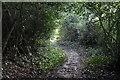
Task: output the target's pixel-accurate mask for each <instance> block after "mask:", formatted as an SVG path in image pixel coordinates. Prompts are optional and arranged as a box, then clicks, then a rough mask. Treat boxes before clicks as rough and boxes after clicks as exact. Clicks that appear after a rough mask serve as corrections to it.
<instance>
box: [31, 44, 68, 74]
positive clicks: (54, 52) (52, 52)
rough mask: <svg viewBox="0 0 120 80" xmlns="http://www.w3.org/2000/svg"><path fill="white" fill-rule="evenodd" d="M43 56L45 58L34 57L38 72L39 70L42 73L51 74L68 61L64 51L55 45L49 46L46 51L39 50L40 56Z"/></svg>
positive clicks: (33, 60)
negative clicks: (50, 72)
mask: <svg viewBox="0 0 120 80" xmlns="http://www.w3.org/2000/svg"><path fill="white" fill-rule="evenodd" d="M41 53H42V54H43V56H44V57H41V56H40V57H34V58H33V59H32V62H33V63H34V64H35V66H34V67H35V68H36V71H38V70H37V69H39V70H41V71H40V73H41V72H45V73H46V72H49V71H51V70H54V69H56V68H57V67H58V66H59V65H61V64H62V62H63V61H64V60H66V59H67V56H66V55H65V53H64V51H63V50H62V49H60V48H58V47H55V46H53V45H51V46H47V47H45V48H44V50H39V51H38V54H41Z"/></svg>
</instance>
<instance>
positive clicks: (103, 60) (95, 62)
mask: <svg viewBox="0 0 120 80" xmlns="http://www.w3.org/2000/svg"><path fill="white" fill-rule="evenodd" d="M112 60H114V59H113V58H112V57H99V56H93V57H92V58H91V59H90V60H89V61H86V62H85V63H86V65H87V66H88V67H90V66H96V67H97V66H102V65H105V64H108V63H109V62H110V61H112Z"/></svg>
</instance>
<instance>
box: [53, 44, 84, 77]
mask: <svg viewBox="0 0 120 80" xmlns="http://www.w3.org/2000/svg"><path fill="white" fill-rule="evenodd" d="M59 47H60V48H62V49H63V50H64V52H65V54H66V55H67V56H68V59H67V61H66V62H64V63H63V65H62V66H61V67H60V68H59V69H58V70H57V71H56V72H55V73H54V77H59V78H80V77H81V74H82V73H81V70H82V69H83V68H84V67H83V61H82V57H81V56H80V53H77V52H76V51H75V50H74V49H72V48H71V47H68V46H63V45H62V46H59Z"/></svg>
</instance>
